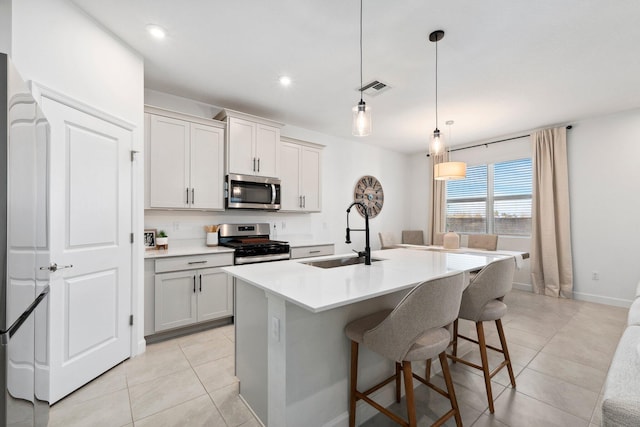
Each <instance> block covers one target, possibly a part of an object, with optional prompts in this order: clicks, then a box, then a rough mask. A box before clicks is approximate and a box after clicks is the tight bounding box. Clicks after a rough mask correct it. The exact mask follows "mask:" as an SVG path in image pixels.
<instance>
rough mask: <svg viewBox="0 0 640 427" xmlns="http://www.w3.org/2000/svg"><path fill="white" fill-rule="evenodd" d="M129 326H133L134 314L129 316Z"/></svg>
mask: <svg viewBox="0 0 640 427" xmlns="http://www.w3.org/2000/svg"><path fill="white" fill-rule="evenodd" d="M129 326H133V314H131V315H130V316H129Z"/></svg>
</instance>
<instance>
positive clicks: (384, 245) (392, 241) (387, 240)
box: [378, 231, 398, 249]
mask: <svg viewBox="0 0 640 427" xmlns="http://www.w3.org/2000/svg"><path fill="white" fill-rule="evenodd" d="M378 237H379V238H380V249H393V248H395V247H396V245H397V244H398V240H396V236H395V235H394V234H393V233H392V232H390V231H381V232H379V233H378Z"/></svg>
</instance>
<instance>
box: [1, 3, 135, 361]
mask: <svg viewBox="0 0 640 427" xmlns="http://www.w3.org/2000/svg"><path fill="white" fill-rule="evenodd" d="M11 36H12V37H11V43H12V46H11V50H12V57H13V61H14V64H15V66H16V68H17V69H18V71H19V72H20V74H21V75H22V78H23V79H25V80H31V81H34V82H36V83H38V84H40V85H43V86H45V87H48V88H50V89H53V90H55V91H57V92H60V93H62V94H64V95H67V96H68V97H71V98H74V99H76V100H78V101H81V102H83V103H85V104H88V105H90V106H92V107H94V108H96V109H98V110H101V111H103V112H106V113H108V114H110V115H112V116H116V117H118V118H120V119H122V120H124V121H126V122H129V123H131V124H133V125H134V126H135V127H136V129H135V130H134V141H133V145H134V147H133V149H134V150H138V151H142V150H143V145H144V144H143V135H144V133H143V131H144V113H143V103H144V69H143V66H144V64H143V60H142V57H141V56H140V55H139V54H137V53H136V52H134V51H133V50H132V49H131V48H129V47H128V46H127V45H125V44H123V43H122V42H121V41H120V40H119V39H118V38H116V37H115V36H113V35H112V34H111V33H110V32H108V31H106V30H104V29H103V28H102V27H100V26H99V25H98V24H96V22H95V21H94V20H93V19H91V18H89V17H88V16H87V15H86V14H85V13H84V12H82V11H81V10H80V9H78V8H77V7H76V6H75V5H74V4H73V3H71V2H70V1H68V0H19V1H14V2H13V7H12V34H11ZM142 168H143V163H142V161H139V162H138V161H137V162H135V163H134V177H133V180H134V183H133V185H134V188H133V193H134V211H133V213H132V217H133V225H134V229H133V231H134V232H137V234H138V235H141V234H142V230H143V198H142V194H143V181H142V177H143V173H142ZM136 249H137V250H136ZM134 254H135V255H134V257H135V258H134V262H133V274H134V275H133V288H134V290H135V292H136V294H135V295H134V301H133V304H134V306H133V308H132V311H133V314H134V315H135V316H136V318H138V319H142V318H143V316H142V313H143V295H144V294H143V291H144V288H143V278H144V276H143V261H144V260H143V250H142V247H141V246H138V245H136V246H134ZM143 335H144V334H143V322H138V324H137V328H136V329H135V332H134V339H135V340H136V344H135V345H134V350H133V351H134V354H135V353H136V352H137V351H139V350H141V349H143V348H144V340H143ZM137 338H139V340H138V339H137Z"/></svg>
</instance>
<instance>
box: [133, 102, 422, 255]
mask: <svg viewBox="0 0 640 427" xmlns="http://www.w3.org/2000/svg"><path fill="white" fill-rule="evenodd" d="M145 103H146V104H149V105H154V106H157V107H161V108H166V109H170V110H174V111H180V112H183V113H188V114H192V115H196V116H201V117H207V118H211V117H213V116H214V115H215V114H216V113H217V112H218V111H219V110H220V107H216V106H211V105H207V104H202V103H199V102H195V101H191V100H188V99H185V98H180V97H176V96H173V95H169V94H164V93H161V92H156V91H152V90H148V89H147V90H145ZM282 135H283V136H288V137H291V138H297V139H301V140H306V141H310V142H315V143H318V144H323V145H325V148H324V150H323V154H322V212H321V213H312V214H298V213H283V212H276V213H272V212H259V211H249V212H246V211H227V212H217V213H206V212H182V211H168V212H167V211H151V210H147V211H146V212H145V226H146V227H148V228H156V229H165V230H166V231H167V234H169V235H170V242H173V243H171V244H177V245H181V244H190V243H192V242H193V241H194V240H196V241H197V240H202V241H203V242H204V237H205V234H204V228H203V227H204V225H206V224H219V223H233V222H245V221H246V222H270V223H271V224H272V237H275V238H278V239H283V240H289V241H305V240H314V241H318V242H333V243H335V244H336V253H345V252H350V251H351V250H352V249H356V250H362V249H363V248H364V233H360V232H354V233H352V242H353V243H352V244H351V245H346V244H345V243H344V240H345V227H346V208H347V206H349V204H350V203H351V202H352V201H353V189H354V186H355V184H356V182H357V180H358V178H359V177H361V176H362V175H374V176H375V177H377V178H378V179H379V180H380V182H381V183H382V186H383V190H384V196H385V203H384V207H383V209H382V211H381V213H380V214H379V215H378V216H377V217H376V218H374V219H372V220H371V222H370V227H371V246H372V248H373V249H379V248H380V241H379V239H378V232H379V231H393V232H395V233H396V234H397V236H398V239H399V238H400V232H401V230H402V229H403V228H405V227H406V226H407V225H408V224H410V220H409V217H410V215H411V213H410V211H411V210H410V209H407V199H406V194H407V191H406V187H407V185H408V181H409V180H410V178H411V175H410V168H408V167H407V166H408V164H409V161H410V157H409V156H407V155H404V154H400V153H396V152H393V151H390V150H384V149H380V148H377V147H371V146H368V145H367V144H366V138H365V139H363V140H362V142H360V141H352V140H345V139H340V138H335V137H332V136H329V135H325V134H322V133H318V132H313V131H310V130H306V129H302V128H298V127H294V126H290V125H285V126H284V127H283V128H282ZM417 222H418V221H416V223H417ZM350 225H351V227H354V228H364V227H363V226H364V221H363V220H362V219H361V217H360V216H359V215H358V214H357V213H356V212H355V211H353V212H352V213H351V216H350ZM274 226H275V228H274ZM360 226H362V227H360Z"/></svg>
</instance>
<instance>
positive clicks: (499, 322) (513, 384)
mask: <svg viewBox="0 0 640 427" xmlns="http://www.w3.org/2000/svg"><path fill="white" fill-rule="evenodd" d="M496 328H497V329H498V336H499V337H500V345H501V346H502V351H503V353H504V360H505V361H506V362H507V370H508V371H509V379H510V380H511V387H513V388H516V377H515V376H514V375H513V367H512V366H511V357H509V350H508V349H507V339H506V337H505V336H504V329H502V319H498V320H496Z"/></svg>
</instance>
